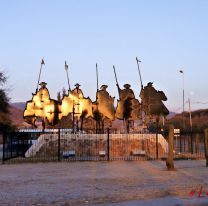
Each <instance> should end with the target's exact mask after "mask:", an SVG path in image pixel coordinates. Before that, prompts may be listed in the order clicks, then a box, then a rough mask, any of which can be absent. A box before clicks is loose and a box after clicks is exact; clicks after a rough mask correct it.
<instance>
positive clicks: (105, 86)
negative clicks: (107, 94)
mask: <svg viewBox="0 0 208 206" xmlns="http://www.w3.org/2000/svg"><path fill="white" fill-rule="evenodd" d="M107 87H108V85H105V84H103V85H102V86H101V87H100V89H106V88H107Z"/></svg>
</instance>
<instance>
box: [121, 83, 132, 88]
mask: <svg viewBox="0 0 208 206" xmlns="http://www.w3.org/2000/svg"><path fill="white" fill-rule="evenodd" d="M123 86H124V88H126V89H129V88H130V87H131V85H130V84H124V85H123Z"/></svg>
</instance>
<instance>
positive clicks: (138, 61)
mask: <svg viewBox="0 0 208 206" xmlns="http://www.w3.org/2000/svg"><path fill="white" fill-rule="evenodd" d="M136 61H137V67H138V71H139V78H140V82H141V89H143V84H142V76H141V72H140V68H139V63H140V62H141V61H140V60H139V59H138V58H137V57H136Z"/></svg>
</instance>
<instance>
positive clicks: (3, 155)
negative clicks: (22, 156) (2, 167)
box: [2, 133, 6, 164]
mask: <svg viewBox="0 0 208 206" xmlns="http://www.w3.org/2000/svg"><path fill="white" fill-rule="evenodd" d="M5 138H6V135H5V133H3V154H2V164H4V160H5V142H6V141H5Z"/></svg>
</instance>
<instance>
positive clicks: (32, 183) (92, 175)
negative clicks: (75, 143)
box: [0, 160, 208, 206]
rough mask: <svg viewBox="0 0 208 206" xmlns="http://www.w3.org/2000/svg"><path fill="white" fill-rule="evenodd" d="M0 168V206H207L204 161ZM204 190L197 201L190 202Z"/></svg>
mask: <svg viewBox="0 0 208 206" xmlns="http://www.w3.org/2000/svg"><path fill="white" fill-rule="evenodd" d="M175 167H176V168H177V171H172V172H168V171H166V167H165V162H162V161H114V162H67V163H28V164H11V165H0V205H98V206H99V205H107V206H111V205H112V206H118V205H120V206H123V205H130V206H134V205H145V206H146V205H208V196H206V194H205V192H208V168H206V167H205V161H201V160H199V161H193V160H187V161H176V162H175ZM201 185H202V186H203V190H202V195H204V197H201V198H198V197H197V195H198V194H197V193H196V194H193V196H192V197H190V195H189V193H190V192H191V190H192V189H197V192H198V189H199V188H200V186H201Z"/></svg>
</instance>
